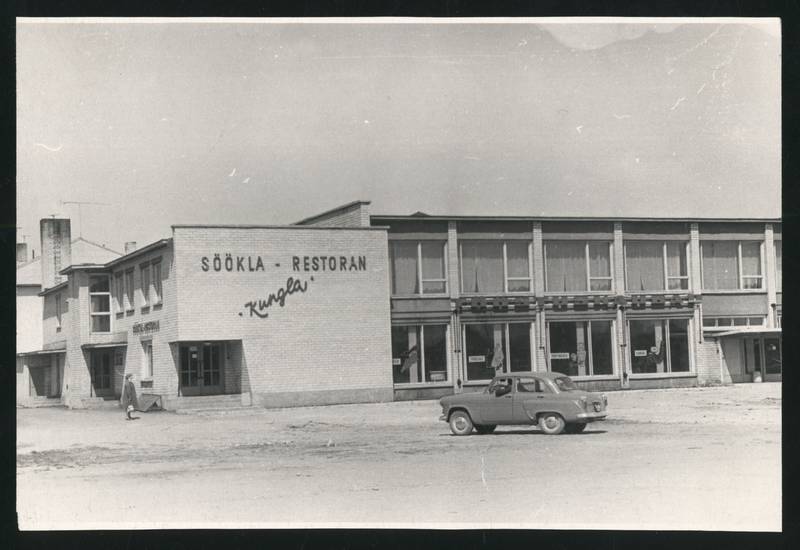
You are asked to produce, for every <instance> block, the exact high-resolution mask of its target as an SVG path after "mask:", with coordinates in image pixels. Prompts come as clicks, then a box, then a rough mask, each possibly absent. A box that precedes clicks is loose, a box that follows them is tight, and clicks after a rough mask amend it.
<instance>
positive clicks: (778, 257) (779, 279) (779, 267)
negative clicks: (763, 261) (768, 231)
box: [775, 241, 783, 326]
mask: <svg viewBox="0 0 800 550" xmlns="http://www.w3.org/2000/svg"><path fill="white" fill-rule="evenodd" d="M781 245H782V242H781V241H775V291H776V292H783V258H782V257H783V252H782V249H783V247H782V246H781ZM778 326H780V325H778Z"/></svg>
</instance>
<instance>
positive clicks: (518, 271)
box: [461, 240, 531, 293]
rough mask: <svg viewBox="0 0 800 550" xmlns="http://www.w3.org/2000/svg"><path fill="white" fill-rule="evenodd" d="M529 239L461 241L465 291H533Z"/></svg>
mask: <svg viewBox="0 0 800 550" xmlns="http://www.w3.org/2000/svg"><path fill="white" fill-rule="evenodd" d="M530 246H531V245H530V241H526V240H514V241H495V240H486V241H469V240H465V241H461V290H462V291H463V292H464V293H487V292H530V291H531V262H530V257H531V254H530Z"/></svg>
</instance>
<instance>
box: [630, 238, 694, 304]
mask: <svg viewBox="0 0 800 550" xmlns="http://www.w3.org/2000/svg"><path fill="white" fill-rule="evenodd" d="M687 246H688V243H685V242H680V241H672V242H667V241H662V242H659V241H628V242H626V243H625V271H626V275H625V287H626V288H627V289H628V290H629V291H633V292H638V291H648V290H649V291H652V290H665V289H666V290H686V289H688V288H689V265H688V262H687V260H686V258H687V254H686V249H687Z"/></svg>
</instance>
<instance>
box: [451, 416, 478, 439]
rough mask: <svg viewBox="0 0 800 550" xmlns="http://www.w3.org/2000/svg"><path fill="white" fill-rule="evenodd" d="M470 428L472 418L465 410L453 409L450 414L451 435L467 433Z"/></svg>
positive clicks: (469, 431) (470, 430) (470, 431)
mask: <svg viewBox="0 0 800 550" xmlns="http://www.w3.org/2000/svg"><path fill="white" fill-rule="evenodd" d="M472 428H473V424H472V419H471V418H470V417H469V414H467V412H466V411H455V412H454V413H453V414H451V415H450V431H451V432H453V435H469V434H471V433H472Z"/></svg>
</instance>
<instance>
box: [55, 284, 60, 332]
mask: <svg viewBox="0 0 800 550" xmlns="http://www.w3.org/2000/svg"><path fill="white" fill-rule="evenodd" d="M60 330H61V293H58V294H56V332H59V331H60Z"/></svg>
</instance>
